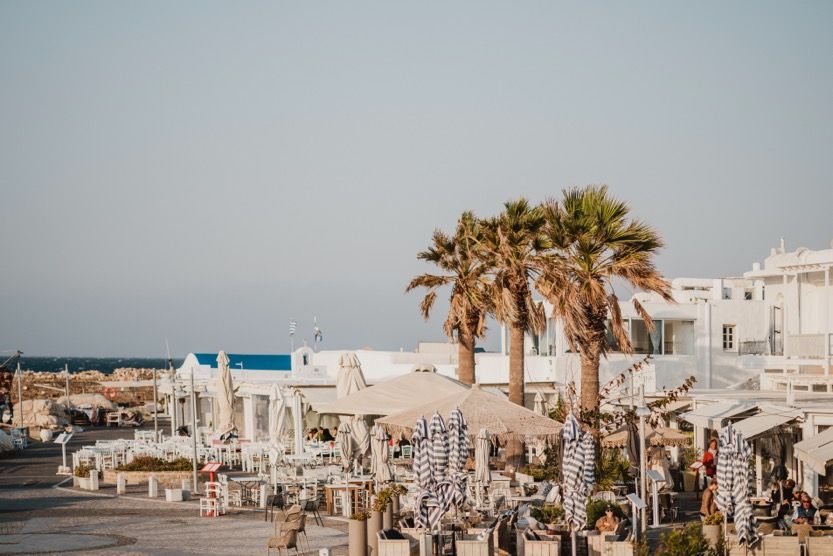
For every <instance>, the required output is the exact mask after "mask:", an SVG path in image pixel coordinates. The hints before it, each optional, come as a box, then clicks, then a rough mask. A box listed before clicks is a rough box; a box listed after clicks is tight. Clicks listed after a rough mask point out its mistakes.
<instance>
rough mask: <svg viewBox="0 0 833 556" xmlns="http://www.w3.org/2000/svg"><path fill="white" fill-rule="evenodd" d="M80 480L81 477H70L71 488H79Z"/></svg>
mask: <svg viewBox="0 0 833 556" xmlns="http://www.w3.org/2000/svg"><path fill="white" fill-rule="evenodd" d="M80 479H81V477H78V476H76V475H73V476H72V486H74V487H77V486H80V483H79V481H80Z"/></svg>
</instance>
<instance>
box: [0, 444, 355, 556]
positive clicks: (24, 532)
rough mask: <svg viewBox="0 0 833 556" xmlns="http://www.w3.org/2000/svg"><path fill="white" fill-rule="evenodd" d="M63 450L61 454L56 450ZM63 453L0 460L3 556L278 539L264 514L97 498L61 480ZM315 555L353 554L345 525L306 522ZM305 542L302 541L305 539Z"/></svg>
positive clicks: (245, 549)
mask: <svg viewBox="0 0 833 556" xmlns="http://www.w3.org/2000/svg"><path fill="white" fill-rule="evenodd" d="M132 434H133V431H132V430H128V429H107V430H105V429H93V430H90V431H87V432H84V433H80V434H79V435H77V436H78V437H80V438H73V440H72V441H71V443H72V444H73V446H71V447H70V449H69V450H68V451H69V452H71V451H73V450H74V449H76V448H77V447H79V446H80V445H81V444H90V443H93V442H94V441H95V439H96V438H104V437H108V438H114V437H118V436H122V437H124V436H132ZM56 448H57V449H56ZM60 453H61V452H60V447H57V446H55V445H54V444H40V443H36V444H34V445H32V447H30V448H29V449H27V450H25V451H24V452H23V453H21V454H17V455H14V456H12V457H6V458H4V459H0V554H64V553H73V552H74V553H78V554H81V553H83V554H161V555H169V554H170V555H173V554H255V553H257V554H263V553H264V550H265V548H266V540H267V539H268V538H269V536H270V535H271V534H273V532H274V525H273V524H272V523H268V522H264V521H263V512H262V511H253V510H249V509H243V510H235V511H233V512H232V513H230V514H229V515H225V516H221V517H218V518H207V517H203V518H201V517H199V510H198V505H197V502H196V501H192V502H190V503H167V502H165V501H164V498H161V497H160V498H159V499H157V500H149V499H147V497H146V492H147V491H146V490H144V489H140V488H138V487H135V488H130V489H129V491H128V494H126V495H124V496H116V495H115V489H114V488H113V487H107V486H105V487H104V488H103V490H102V491H100V492H98V493H91V492H85V491H81V490H77V489H73V488H71V487H72V481H71V479H70V480H67V481H66V482H64V484H62V485H61V486H57V485H58V484H59V483H62V482H63V481H64V478H62V477H57V476H56V475H55V471H56V470H57V468H58V464H59V462H60V458H61V455H60ZM307 534H308V537H309V548H308V550H305V549H307V546H306V545H304V546H303V547H302V548H301V553H307V554H318V549H319V548H323V547H329V548H331V553H332V554H334V555H339V554H346V552H347V548H346V547H347V524H346V523H345V522H343V521H341V520H338V519H329V518H325V522H324V527H319V526H316V525H315V524H314V523H311V522H310V521H308V522H307ZM302 538H303V537H302Z"/></svg>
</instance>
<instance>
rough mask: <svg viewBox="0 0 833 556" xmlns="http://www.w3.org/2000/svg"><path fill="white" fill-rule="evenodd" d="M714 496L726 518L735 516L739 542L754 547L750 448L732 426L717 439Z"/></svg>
mask: <svg viewBox="0 0 833 556" xmlns="http://www.w3.org/2000/svg"><path fill="white" fill-rule="evenodd" d="M718 442H719V450H718V453H717V496H716V499H715V502H716V503H717V507H718V508H720V511H722V512H723V513H724V514H725V515H726V516H734V521H735V529H736V530H737V534H738V542H739V543H741V544H743V543H746V544H747V545H753V544H755V543H756V542H758V538H759V537H758V534H757V532H756V523H755V517H754V516H753V515H752V505H751V504H750V503H749V495H750V493H751V492H752V487H751V483H752V481H753V480H754V473H753V471H752V468H751V467H750V465H749V458H751V457H752V448H751V447H750V446H749V444H747V442H746V441H745V440H744V439H743V434H741V433H740V431H736V430H735V428H734V427H733V426H732V425H731V423H730V424H729V425H728V426H727V427H726V428H725V429H723V432H721V433H720V437H719V439H718Z"/></svg>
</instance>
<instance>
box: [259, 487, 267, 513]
mask: <svg viewBox="0 0 833 556" xmlns="http://www.w3.org/2000/svg"><path fill="white" fill-rule="evenodd" d="M266 492H267V491H266V485H260V509H265V508H266Z"/></svg>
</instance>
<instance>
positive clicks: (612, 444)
mask: <svg viewBox="0 0 833 556" xmlns="http://www.w3.org/2000/svg"><path fill="white" fill-rule="evenodd" d="M646 440H648V444H650V445H651V446H689V445H690V444H691V438H690V437H689V436H688V435H687V434H685V433H684V432H681V431H679V430H677V429H669V428H666V427H657V428H655V429H654V430H652V431H651V432H649V433H648V434H647V437H646ZM627 443H628V429H627V427H623V428H621V429H619V430H618V431H616V432H614V433H611V434H609V435H607V436H606V437H604V438H603V439H602V447H603V448H625V447H626V446H627Z"/></svg>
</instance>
